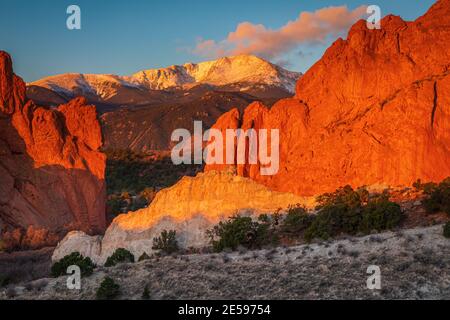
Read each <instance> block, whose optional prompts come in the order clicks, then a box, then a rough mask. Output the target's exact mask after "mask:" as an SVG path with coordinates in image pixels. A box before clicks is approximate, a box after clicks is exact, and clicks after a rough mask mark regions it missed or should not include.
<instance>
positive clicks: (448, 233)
mask: <svg viewBox="0 0 450 320" xmlns="http://www.w3.org/2000/svg"><path fill="white" fill-rule="evenodd" d="M444 237H446V238H449V239H450V221H449V222H447V223H446V224H445V225H444Z"/></svg>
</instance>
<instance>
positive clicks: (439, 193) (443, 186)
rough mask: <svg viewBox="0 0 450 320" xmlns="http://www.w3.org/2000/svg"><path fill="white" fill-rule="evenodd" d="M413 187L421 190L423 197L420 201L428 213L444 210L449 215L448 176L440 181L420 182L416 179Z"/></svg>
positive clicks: (449, 189)
mask: <svg viewBox="0 0 450 320" xmlns="http://www.w3.org/2000/svg"><path fill="white" fill-rule="evenodd" d="M414 187H416V188H417V189H419V190H423V192H424V194H425V199H424V200H423V201H422V204H423V205H424V207H425V209H426V210H427V212H428V213H430V214H432V213H438V212H445V213H447V214H448V215H450V177H449V178H447V179H445V180H444V181H442V182H441V183H439V184H437V183H432V182H431V183H425V184H422V183H421V181H420V180H418V181H417V182H416V183H415V184H414Z"/></svg>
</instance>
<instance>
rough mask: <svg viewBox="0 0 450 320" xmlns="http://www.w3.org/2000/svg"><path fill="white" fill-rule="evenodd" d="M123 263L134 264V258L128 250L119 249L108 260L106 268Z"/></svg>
mask: <svg viewBox="0 0 450 320" xmlns="http://www.w3.org/2000/svg"><path fill="white" fill-rule="evenodd" d="M123 262H128V263H132V262H134V256H133V254H132V253H131V252H130V251H128V250H127V249H124V248H119V249H116V251H114V253H113V254H112V255H111V256H110V257H108V259H106V263H105V267H112V266H115V265H116V264H118V263H123Z"/></svg>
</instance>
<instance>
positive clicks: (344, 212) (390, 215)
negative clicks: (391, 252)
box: [207, 186, 404, 251]
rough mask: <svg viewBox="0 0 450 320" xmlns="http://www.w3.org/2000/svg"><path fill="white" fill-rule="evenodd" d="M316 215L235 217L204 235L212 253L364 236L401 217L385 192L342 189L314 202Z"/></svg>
mask: <svg viewBox="0 0 450 320" xmlns="http://www.w3.org/2000/svg"><path fill="white" fill-rule="evenodd" d="M317 200H318V206H317V207H316V212H315V213H314V214H313V213H311V212H308V211H307V210H306V209H305V208H303V207H301V206H295V207H290V208H289V209H288V211H287V213H286V215H281V214H280V213H279V212H276V213H274V214H273V215H261V216H260V217H259V218H258V221H253V220H252V218H250V217H242V216H239V215H235V216H233V217H231V218H230V219H229V220H227V221H223V222H220V223H219V224H218V225H216V226H215V227H214V228H212V229H211V230H209V231H208V232H207V234H208V236H209V238H210V240H211V245H212V246H213V248H214V250H215V251H222V250H224V249H231V250H236V248H238V247H239V246H243V247H245V248H248V249H255V248H261V247H263V246H266V245H276V244H279V243H280V240H284V241H285V242H294V241H306V242H311V241H313V240H314V239H321V240H328V239H331V238H335V237H337V236H340V235H365V234H370V233H375V232H381V231H384V230H390V229H394V228H396V227H398V226H399V224H400V223H401V221H402V219H403V218H404V216H403V213H402V211H401V209H400V206H399V205H398V204H396V203H394V202H391V201H390V200H389V197H388V195H387V194H386V193H383V194H377V195H370V194H369V192H368V191H367V190H365V189H358V190H353V189H352V188H351V187H350V186H346V187H343V188H340V189H338V190H336V191H335V192H334V193H327V194H324V195H322V196H320V197H319V198H318V199H317Z"/></svg>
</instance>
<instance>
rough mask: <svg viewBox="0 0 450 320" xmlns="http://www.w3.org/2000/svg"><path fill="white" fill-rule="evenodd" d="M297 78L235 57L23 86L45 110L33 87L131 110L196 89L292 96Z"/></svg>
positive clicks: (248, 57) (265, 64) (66, 77)
mask: <svg viewBox="0 0 450 320" xmlns="http://www.w3.org/2000/svg"><path fill="white" fill-rule="evenodd" d="M300 76H301V74H300V73H297V72H291V71H287V70H285V69H283V68H281V67H279V66H276V65H274V64H272V63H270V62H267V61H265V60H263V59H261V58H258V57H255V56H251V55H239V56H234V57H225V58H221V59H218V60H214V61H208V62H202V63H198V64H194V63H188V64H185V65H182V66H171V67H168V68H162V69H150V70H144V71H140V72H138V73H136V74H134V75H132V76H123V77H122V76H117V75H101V74H98V75H97V74H80V73H68V74H62V75H56V76H51V77H47V78H44V79H41V80H38V81H35V82H32V83H29V84H28V87H29V90H28V92H27V93H28V96H29V97H30V98H32V99H34V100H45V99H46V100H47V101H43V102H47V103H46V104H52V102H53V101H52V100H53V99H54V98H55V97H50V96H49V94H48V93H46V94H45V96H46V97H45V99H43V98H42V94H43V92H42V91H40V90H38V89H37V87H38V88H45V89H48V90H51V91H52V92H54V93H55V94H57V95H58V96H60V97H63V98H65V99H71V98H73V97H75V96H84V97H86V98H87V99H88V100H89V102H92V103H102V104H108V105H116V106H117V105H134V106H136V105H145V104H151V103H158V102H161V101H168V100H172V99H173V98H174V96H175V97H177V96H179V95H181V96H183V93H184V92H185V91H186V90H189V89H191V88H192V87H195V86H198V85H207V86H209V87H210V88H215V89H220V90H227V91H238V92H247V91H249V92H252V93H253V94H255V93H258V92H259V91H262V93H264V91H267V88H273V89H277V90H278V91H280V90H281V91H284V92H286V94H287V93H290V94H293V93H294V92H295V84H296V82H297V80H298V78H299V77H300ZM257 96H258V95H257Z"/></svg>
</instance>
